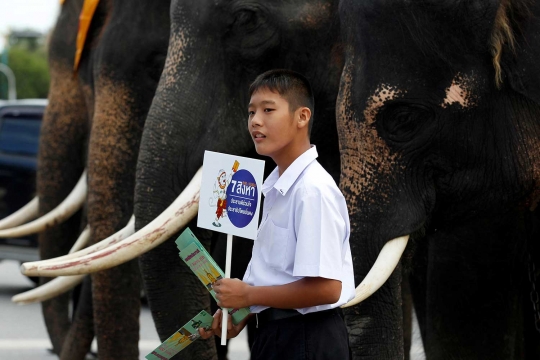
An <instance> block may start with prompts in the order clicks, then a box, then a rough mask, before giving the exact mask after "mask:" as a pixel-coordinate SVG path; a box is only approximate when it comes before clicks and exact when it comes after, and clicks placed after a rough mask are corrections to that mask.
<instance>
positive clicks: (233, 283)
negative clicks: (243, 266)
mask: <svg viewBox="0 0 540 360" xmlns="http://www.w3.org/2000/svg"><path fill="white" fill-rule="evenodd" d="M213 289H214V291H215V293H216V299H217V304H218V306H219V307H222V308H228V309H240V308H243V307H247V306H250V305H253V304H250V303H249V289H250V286H249V285H248V284H246V283H245V282H243V281H240V280H238V279H221V280H218V281H216V282H215V283H214V286H213Z"/></svg>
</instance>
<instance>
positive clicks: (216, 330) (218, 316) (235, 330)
mask: <svg viewBox="0 0 540 360" xmlns="http://www.w3.org/2000/svg"><path fill="white" fill-rule="evenodd" d="M252 315H253V314H249V315H248V316H246V318H245V319H244V320H242V321H240V322H239V323H238V324H237V325H233V323H232V316H228V317H227V319H228V321H227V339H232V338H234V337H236V336H238V334H240V332H241V331H242V330H243V329H244V327H245V326H246V324H247V323H248V321H249V320H250V319H251V317H252ZM222 319H223V312H222V311H221V309H220V310H218V311H216V313H215V314H214V320H213V321H212V328H211V329H209V330H208V331H206V330H204V328H199V334H200V335H201V338H203V339H208V338H210V337H212V336H214V335H216V336H217V337H221V320H222Z"/></svg>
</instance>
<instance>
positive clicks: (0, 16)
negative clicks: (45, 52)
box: [0, 0, 69, 51]
mask: <svg viewBox="0 0 540 360" xmlns="http://www.w3.org/2000/svg"><path fill="white" fill-rule="evenodd" d="M66 1H69V0H66ZM59 11H60V0H0V51H2V50H3V48H4V45H5V35H6V34H7V33H8V32H9V30H10V29H12V30H26V29H31V30H37V31H40V32H43V33H46V32H48V31H49V30H51V29H52V28H53V27H54V24H55V23H56V17H57V16H58V12H59Z"/></svg>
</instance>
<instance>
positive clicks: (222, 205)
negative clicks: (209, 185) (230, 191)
mask: <svg viewBox="0 0 540 360" xmlns="http://www.w3.org/2000/svg"><path fill="white" fill-rule="evenodd" d="M226 208H227V200H226V199H223V200H222V199H220V198H218V200H217V210H216V216H217V218H218V219H219V218H220V217H222V216H223V210H225V209H226Z"/></svg>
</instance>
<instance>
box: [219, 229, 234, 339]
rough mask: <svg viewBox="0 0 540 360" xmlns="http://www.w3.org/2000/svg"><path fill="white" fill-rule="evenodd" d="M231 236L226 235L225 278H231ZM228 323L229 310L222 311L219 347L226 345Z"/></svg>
mask: <svg viewBox="0 0 540 360" xmlns="http://www.w3.org/2000/svg"><path fill="white" fill-rule="evenodd" d="M232 240H233V236H232V235H231V234H227V253H226V254H225V278H226V279H228V278H230V277H231V257H232ZM228 321H229V309H225V308H224V309H223V319H222V320H221V345H227V322H228Z"/></svg>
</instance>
